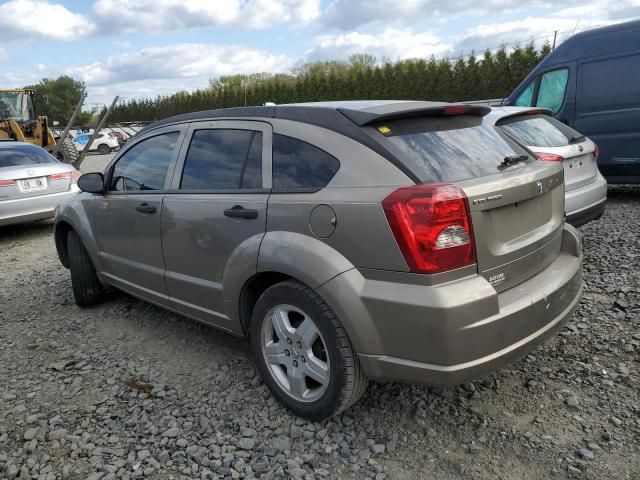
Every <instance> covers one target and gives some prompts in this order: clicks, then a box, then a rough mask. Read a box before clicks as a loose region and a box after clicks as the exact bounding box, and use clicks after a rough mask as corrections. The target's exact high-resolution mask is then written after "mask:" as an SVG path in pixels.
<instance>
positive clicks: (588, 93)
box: [578, 55, 640, 112]
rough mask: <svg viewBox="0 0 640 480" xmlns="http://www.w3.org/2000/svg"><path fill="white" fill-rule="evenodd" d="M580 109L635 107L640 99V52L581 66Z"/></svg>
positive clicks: (587, 110) (588, 110)
mask: <svg viewBox="0 0 640 480" xmlns="http://www.w3.org/2000/svg"><path fill="white" fill-rule="evenodd" d="M580 75H581V80H582V85H581V87H582V88H581V93H580V101H579V102H578V105H579V108H580V111H583V112H594V111H596V112H597V111H602V110H618V109H620V108H630V107H632V106H636V105H637V102H638V99H639V98H640V80H639V79H640V55H631V56H624V57H618V58H611V59H608V60H600V61H598V62H589V63H583V64H582V65H581V66H580Z"/></svg>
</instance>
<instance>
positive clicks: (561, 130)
mask: <svg viewBox="0 0 640 480" xmlns="http://www.w3.org/2000/svg"><path fill="white" fill-rule="evenodd" d="M496 125H497V126H498V127H500V128H501V129H502V130H504V131H505V132H507V133H508V134H509V135H512V136H513V137H514V138H515V139H516V140H518V141H519V142H521V143H523V144H524V145H527V146H529V147H565V146H567V145H570V144H571V143H573V142H576V141H579V140H581V139H584V136H583V135H581V134H579V133H578V132H576V131H575V130H574V129H573V128H571V127H568V126H567V125H565V124H564V123H562V122H559V121H558V120H556V119H555V118H553V117H549V116H548V115H542V114H536V115H518V116H516V117H509V118H506V119H504V120H501V121H498V122H497V123H496Z"/></svg>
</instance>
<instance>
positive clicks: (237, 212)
mask: <svg viewBox="0 0 640 480" xmlns="http://www.w3.org/2000/svg"><path fill="white" fill-rule="evenodd" d="M224 216H225V217H233V218H249V219H250V218H258V211H257V210H253V209H251V208H244V207H243V206H242V205H235V206H234V207H232V208H228V209H226V210H225V211H224Z"/></svg>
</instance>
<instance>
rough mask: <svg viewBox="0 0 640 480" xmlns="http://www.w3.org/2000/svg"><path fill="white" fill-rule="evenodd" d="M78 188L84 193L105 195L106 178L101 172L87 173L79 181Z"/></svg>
mask: <svg viewBox="0 0 640 480" xmlns="http://www.w3.org/2000/svg"><path fill="white" fill-rule="evenodd" d="M78 188H79V189H80V190H82V191H83V192H89V193H103V192H104V176H103V175H102V174H101V173H99V172H91V173H85V174H84V175H82V176H81V177H80V178H79V179H78Z"/></svg>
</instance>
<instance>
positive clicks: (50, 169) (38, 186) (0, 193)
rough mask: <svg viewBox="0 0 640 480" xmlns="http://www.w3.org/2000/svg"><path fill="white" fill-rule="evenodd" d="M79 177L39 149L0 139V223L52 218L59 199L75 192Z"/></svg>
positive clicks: (64, 198)
mask: <svg viewBox="0 0 640 480" xmlns="http://www.w3.org/2000/svg"><path fill="white" fill-rule="evenodd" d="M79 177H80V172H78V171H77V170H76V169H75V168H73V167H72V166H71V165H68V164H65V163H61V162H59V161H58V160H56V159H55V158H54V157H52V156H51V155H50V154H49V153H48V152H47V151H46V150H44V149H43V148H40V147H38V146H36V145H33V144H31V143H21V142H0V226H1V225H12V224H16V223H24V222H30V221H34V220H43V219H46V218H52V217H53V216H54V209H55V208H56V207H57V206H58V205H59V204H60V202H62V201H63V200H66V199H69V198H71V197H74V196H75V195H77V193H78V192H79V190H78V187H77V185H76V182H77V180H78V178H79Z"/></svg>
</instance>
